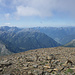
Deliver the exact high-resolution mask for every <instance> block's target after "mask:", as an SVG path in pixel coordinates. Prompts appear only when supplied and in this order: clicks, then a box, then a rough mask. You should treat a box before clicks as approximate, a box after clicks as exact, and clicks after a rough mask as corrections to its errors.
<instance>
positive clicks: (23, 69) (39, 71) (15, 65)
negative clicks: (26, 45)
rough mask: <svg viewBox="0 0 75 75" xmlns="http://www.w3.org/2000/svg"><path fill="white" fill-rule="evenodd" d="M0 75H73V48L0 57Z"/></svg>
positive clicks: (31, 51)
mask: <svg viewBox="0 0 75 75" xmlns="http://www.w3.org/2000/svg"><path fill="white" fill-rule="evenodd" d="M0 75H75V48H66V47H55V48H43V49H36V50H30V51H26V52H22V53H17V54H13V55H9V56H3V57H0Z"/></svg>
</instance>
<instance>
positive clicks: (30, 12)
mask: <svg viewBox="0 0 75 75" xmlns="http://www.w3.org/2000/svg"><path fill="white" fill-rule="evenodd" d="M16 14H17V15H19V16H34V15H40V13H39V11H38V10H37V9H34V8H32V7H24V6H18V7H17V12H16Z"/></svg>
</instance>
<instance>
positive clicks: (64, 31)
mask: <svg viewBox="0 0 75 75" xmlns="http://www.w3.org/2000/svg"><path fill="white" fill-rule="evenodd" d="M34 29H36V30H39V31H40V32H42V33H45V34H46V35H48V36H49V37H51V38H53V39H54V40H55V41H57V42H59V43H61V44H63V45H64V44H66V43H68V42H70V41H71V40H73V39H75V27H34Z"/></svg>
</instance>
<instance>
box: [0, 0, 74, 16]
mask: <svg viewBox="0 0 75 75" xmlns="http://www.w3.org/2000/svg"><path fill="white" fill-rule="evenodd" d="M0 7H1V9H0V11H5V10H4V8H6V9H7V10H11V11H12V12H11V11H7V12H6V11H5V12H6V13H9V14H11V15H14V16H15V15H16V16H39V17H51V16H54V15H55V14H56V13H65V14H66V13H67V14H69V15H70V16H75V14H74V13H75V0H0ZM55 12H56V13H55ZM61 15H62V14H61ZM7 16H9V15H7Z"/></svg>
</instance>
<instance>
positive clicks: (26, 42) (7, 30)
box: [0, 26, 60, 53]
mask: <svg viewBox="0 0 75 75" xmlns="http://www.w3.org/2000/svg"><path fill="white" fill-rule="evenodd" d="M0 40H2V41H3V42H4V44H5V45H6V47H7V49H8V50H9V51H10V52H14V53H18V52H23V51H27V50H31V49H37V48H49V47H57V46H60V44H59V43H57V42H56V41H55V40H53V39H52V38H50V37H49V36H47V35H46V34H45V33H41V32H40V31H39V30H36V29H33V28H25V29H23V28H17V27H8V26H4V27H0Z"/></svg>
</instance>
